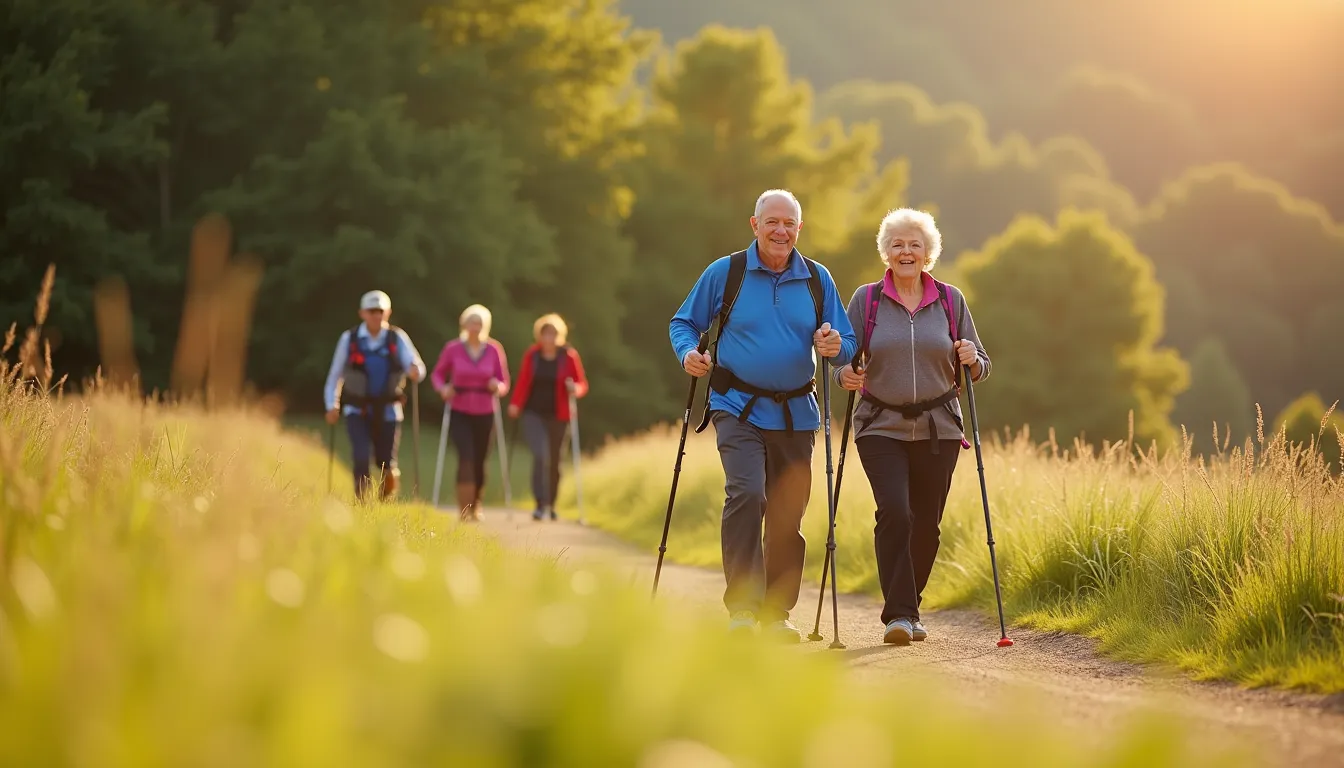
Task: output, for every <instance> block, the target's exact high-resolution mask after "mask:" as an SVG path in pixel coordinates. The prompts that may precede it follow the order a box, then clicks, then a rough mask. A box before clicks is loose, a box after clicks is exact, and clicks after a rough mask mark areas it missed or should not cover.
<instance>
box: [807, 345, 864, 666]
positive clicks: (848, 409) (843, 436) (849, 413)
mask: <svg viewBox="0 0 1344 768" xmlns="http://www.w3.org/2000/svg"><path fill="white" fill-rule="evenodd" d="M849 366H850V368H852V369H853V370H854V372H855V373H858V371H859V356H858V355H855V356H854V359H853V360H852V361H850V364H849ZM855 394H856V393H855V392H854V391H853V390H851V391H850V393H849V400H848V402H847V403H846V405H845V427H844V429H843V430H841V431H840V462H839V464H838V465H837V466H836V468H835V507H836V509H839V507H840V482H841V481H842V480H844V478H845V455H846V454H847V453H848V452H849V428H850V425H851V424H853V423H854V395H855ZM830 565H831V550H830V549H827V550H826V559H825V560H824V561H823V562H822V564H821V591H820V592H818V593H817V620H816V623H814V624H813V625H812V634H810V635H808V636H807V639H808V640H811V641H813V642H816V641H817V640H821V639H822V636H821V607H822V604H823V603H825V602H826V574H827V572H828V571H829V568H830ZM831 581H832V582H834V581H835V574H834V573H831Z"/></svg>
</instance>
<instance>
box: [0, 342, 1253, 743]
mask: <svg viewBox="0 0 1344 768" xmlns="http://www.w3.org/2000/svg"><path fill="white" fill-rule="evenodd" d="M39 323H40V320H39ZM11 338H12V337H11ZM6 350H7V351H8V350H9V346H7V347H6ZM29 352H31V350H29ZM28 362H31V360H30V361H28ZM28 362H25V363H21V364H20V365H19V366H17V367H15V366H12V365H10V364H8V363H5V364H3V367H0V374H2V376H0V378H2V380H3V382H4V385H3V387H0V553H2V557H3V560H2V561H0V764H3V765H14V766H20V765H22V766H39V765H40V766H61V765H80V766H99V765H137V766H159V765H162V766H226V765H227V766H235V765H276V766H281V765H283V766H336V765H339V766H383V765H387V766H391V765H454V766H524V765H528V766H535V765H573V766H580V765H582V766H598V765H602V766H606V765H631V766H645V767H650V768H651V767H661V766H686V765H700V766H727V765H744V766H745V765H755V766H764V765H770V766H822V765H850V766H864V765H909V764H924V763H928V764H933V762H934V761H936V763H937V764H939V765H991V764H994V765H998V764H1001V763H1002V756H1003V755H1004V754H1005V753H1009V754H1011V753H1013V752H1020V751H1022V750H1030V754H1031V763H1032V764H1033V765H1075V766H1076V765H1103V764H1104V765H1107V766H1121V765H1144V766H1161V765H1177V764H1186V761H1187V756H1186V755H1183V754H1182V753H1181V748H1180V747H1179V746H1178V745H1179V743H1180V741H1179V738H1178V737H1177V735H1174V734H1173V733H1172V729H1171V727H1169V726H1168V727H1166V728H1161V730H1158V731H1152V730H1147V728H1148V727H1149V726H1144V728H1145V730H1142V731H1139V730H1135V731H1126V732H1124V733H1123V734H1122V735H1120V736H1118V737H1117V738H1119V739H1120V743H1118V744H1115V745H1114V748H1113V749H1109V748H1108V749H1105V750H1095V749H1092V750H1087V751H1084V749H1083V748H1082V747H1080V746H1078V745H1075V744H1071V743H1070V742H1069V741H1068V740H1069V739H1071V738H1073V737H1074V735H1073V734H1071V733H1070V732H1068V731H1066V730H1063V729H1059V728H1057V727H1056V726H1055V724H1053V723H1045V722H1040V721H1039V720H1033V717H1039V715H1036V714H1035V711H1034V710H1033V709H1032V708H1031V707H1025V706H1024V707H1015V708H1010V709H1007V710H1003V711H999V712H997V713H994V714H992V715H991V714H986V715H985V716H983V717H981V716H972V715H971V714H969V713H967V712H964V711H961V710H958V709H957V708H955V707H953V706H950V705H947V706H945V705H943V704H942V703H940V699H939V696H938V693H939V692H938V691H937V690H933V689H930V690H926V691H924V692H923V695H925V696H926V698H925V699H924V700H923V701H922V702H921V706H918V707H911V706H909V705H908V702H907V701H902V700H900V699H899V698H898V696H899V695H900V693H901V692H899V691H894V690H887V691H875V690H872V689H869V688H860V687H857V683H854V682H852V681H851V679H850V678H849V677H848V676H847V675H846V674H845V670H844V668H843V666H842V662H841V661H840V659H839V657H838V656H835V655H832V654H799V653H798V652H797V649H796V648H794V649H789V648H778V647H770V646H767V645H760V644H757V643H754V642H747V643H741V642H737V643H734V642H731V641H730V640H729V639H728V638H727V637H725V635H724V633H723V628H722V626H721V622H718V621H710V622H708V623H705V622H703V621H701V620H700V619H698V618H694V617H691V616H688V614H686V613H685V612H678V611H677V610H676V609H675V608H674V605H675V604H674V603H672V602H671V601H664V600H659V601H656V602H654V601H650V600H649V597H648V593H647V591H646V585H635V587H634V588H631V587H629V586H626V585H624V584H622V583H621V581H620V580H618V579H616V578H614V577H613V576H612V575H610V574H608V573H604V572H601V571H600V569H597V568H592V569H587V570H565V569H562V568H560V567H559V566H558V565H557V564H556V563H555V562H554V561H552V560H548V559H544V558H528V557H524V556H523V555H521V554H517V553H512V552H509V551H504V550H501V549H500V548H498V547H497V546H495V545H494V544H493V543H492V542H491V541H490V540H488V539H485V538H483V537H481V536H480V535H478V534H477V533H475V532H474V531H473V530H472V529H470V528H463V527H459V524H458V523H457V522H456V520H455V519H454V516H445V515H440V514H437V513H435V512H434V511H432V510H430V509H428V508H425V507H421V506H413V505H377V504H375V505H371V506H360V507H355V508H352V507H348V506H345V505H342V504H340V503H338V502H336V501H335V500H333V499H331V498H328V497H326V495H325V480H326V461H327V456H326V454H325V451H324V450H323V448H322V446H321V445H320V443H317V442H314V441H308V440H305V439H303V438H301V437H298V436H295V435H292V434H289V433H286V432H284V431H282V430H281V429H280V427H279V426H278V424H277V422H276V421H275V420H274V416H273V415H265V414H262V413H260V412H254V411H251V410H249V407H248V406H247V405H246V404H245V403H239V404H236V405H234V406H231V407H229V408H214V409H211V410H209V411H207V410H205V409H204V408H202V407H199V406H196V405H191V404H188V403H177V404H172V403H167V402H164V401H162V400H160V399H145V398H142V397H140V396H138V395H135V394H131V393H129V392H127V391H125V390H118V389H116V388H113V387H111V386H110V385H108V386H103V387H99V386H88V387H85V388H84V391H83V392H82V394H81V395H79V396H78V397H74V396H71V395H68V394H65V393H63V391H62V390H61V389H60V388H59V387H51V386H49V384H50V381H49V380H50V373H49V366H45V365H44V364H38V368H42V369H43V372H42V373H43V374H44V375H41V374H40V375H36V376H32V375H29V374H32V373H33V372H34V370H35V369H34V368H32V367H31V366H29V364H28ZM1136 727H1137V726H1136ZM1151 727H1158V726H1151ZM1221 764H1227V763H1226V762H1224V763H1221Z"/></svg>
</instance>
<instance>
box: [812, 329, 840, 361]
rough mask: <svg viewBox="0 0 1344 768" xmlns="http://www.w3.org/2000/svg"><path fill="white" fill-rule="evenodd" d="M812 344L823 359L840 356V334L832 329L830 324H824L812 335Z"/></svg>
mask: <svg viewBox="0 0 1344 768" xmlns="http://www.w3.org/2000/svg"><path fill="white" fill-rule="evenodd" d="M812 344H813V345H814V346H816V348H817V354H819V355H821V356H822V357H835V356H836V355H838V354H840V332H839V331H837V330H835V329H833V328H831V324H830V323H822V324H821V327H820V328H818V329H817V332H816V333H815V334H813V335H812Z"/></svg>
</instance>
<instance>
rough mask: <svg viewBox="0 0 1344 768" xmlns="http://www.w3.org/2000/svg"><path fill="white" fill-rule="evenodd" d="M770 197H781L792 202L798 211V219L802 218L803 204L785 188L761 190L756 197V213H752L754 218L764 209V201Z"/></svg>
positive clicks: (759, 215)
mask: <svg viewBox="0 0 1344 768" xmlns="http://www.w3.org/2000/svg"><path fill="white" fill-rule="evenodd" d="M772 197H783V198H785V199H787V200H788V201H789V202H791V203H793V208H794V210H796V211H798V220H799V221H802V220H803V204H802V203H800V202H798V198H796V197H794V196H793V193H792V192H790V191H789V190H787V189H767V190H765V191H764V192H762V193H761V196H760V197H758V198H756V213H755V214H754V215H755V216H756V218H760V217H761V211H762V210H764V209H765V201H766V200H769V199H770V198H772Z"/></svg>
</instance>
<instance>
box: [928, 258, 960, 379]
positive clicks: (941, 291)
mask: <svg viewBox="0 0 1344 768" xmlns="http://www.w3.org/2000/svg"><path fill="white" fill-rule="evenodd" d="M933 284H934V285H936V286H938V303H940V304H942V305H943V312H944V313H945V314H946V315H947V332H948V335H950V336H951V337H952V343H953V344H956V343H957V341H958V339H959V338H960V337H959V336H958V335H957V316H956V314H955V313H954V312H953V311H952V295H951V292H950V291H948V289H947V283H944V282H942V281H941V280H937V279H935V280H934V281H933ZM952 359H953V367H954V368H955V369H956V372H957V373H956V377H955V380H956V383H957V389H961V364H960V363H958V362H956V353H955V352H954V353H953V355H952Z"/></svg>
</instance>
